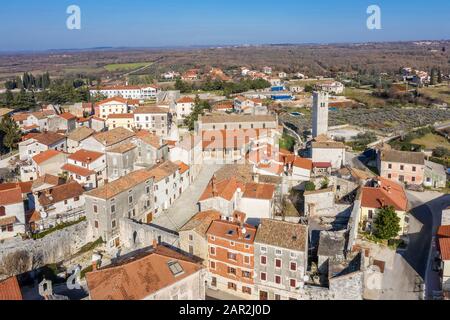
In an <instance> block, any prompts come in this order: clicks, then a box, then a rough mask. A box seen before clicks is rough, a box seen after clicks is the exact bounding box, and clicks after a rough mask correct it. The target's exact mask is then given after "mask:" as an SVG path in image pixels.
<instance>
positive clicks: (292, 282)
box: [289, 279, 297, 288]
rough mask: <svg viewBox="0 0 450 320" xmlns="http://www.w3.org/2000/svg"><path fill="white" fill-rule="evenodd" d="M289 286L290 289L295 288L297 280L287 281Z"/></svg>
mask: <svg viewBox="0 0 450 320" xmlns="http://www.w3.org/2000/svg"><path fill="white" fill-rule="evenodd" d="M289 284H290V285H291V288H296V287H297V280H295V279H291V280H290V281H289Z"/></svg>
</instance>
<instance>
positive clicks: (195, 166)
mask: <svg viewBox="0 0 450 320" xmlns="http://www.w3.org/2000/svg"><path fill="white" fill-rule="evenodd" d="M202 147H203V145H202V139H201V137H200V136H198V135H193V134H190V133H189V134H186V135H183V136H181V137H180V139H179V141H176V142H174V144H173V145H172V146H171V147H170V152H169V159H170V161H172V162H177V161H181V162H183V163H185V164H187V165H188V166H189V167H190V174H191V182H192V181H194V179H195V178H196V177H197V176H198V174H199V173H200V169H201V168H202V165H203V151H202Z"/></svg>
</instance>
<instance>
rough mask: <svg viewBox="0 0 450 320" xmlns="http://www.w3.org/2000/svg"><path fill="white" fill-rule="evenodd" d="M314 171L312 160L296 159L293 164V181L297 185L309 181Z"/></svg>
mask: <svg viewBox="0 0 450 320" xmlns="http://www.w3.org/2000/svg"><path fill="white" fill-rule="evenodd" d="M312 170H313V163H312V160H311V159H306V158H301V157H297V156H296V157H295V159H294V162H293V163H292V174H291V178H292V180H294V181H296V182H297V183H300V182H305V181H309V180H310V179H311V172H312Z"/></svg>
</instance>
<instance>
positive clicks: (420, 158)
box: [381, 150, 425, 165]
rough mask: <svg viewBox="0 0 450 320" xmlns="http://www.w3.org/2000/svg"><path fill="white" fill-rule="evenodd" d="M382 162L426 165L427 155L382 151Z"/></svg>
mask: <svg viewBox="0 0 450 320" xmlns="http://www.w3.org/2000/svg"><path fill="white" fill-rule="evenodd" d="M381 161H387V162H398V163H407V164H417V165H424V164H425V155H424V154H423V153H422V152H409V151H397V150H382V151H381Z"/></svg>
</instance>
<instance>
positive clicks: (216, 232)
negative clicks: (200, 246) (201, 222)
mask: <svg viewBox="0 0 450 320" xmlns="http://www.w3.org/2000/svg"><path fill="white" fill-rule="evenodd" d="M243 228H244V229H245V230H244V231H245V234H243ZM243 228H241V226H240V223H238V222H230V221H225V220H215V221H213V222H212V223H211V225H210V227H209V228H208V231H207V232H206V234H207V235H213V236H216V237H220V238H225V239H230V240H233V241H236V242H241V243H247V244H253V242H254V241H255V236H256V228H255V227H254V226H251V225H248V224H244V225H243Z"/></svg>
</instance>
